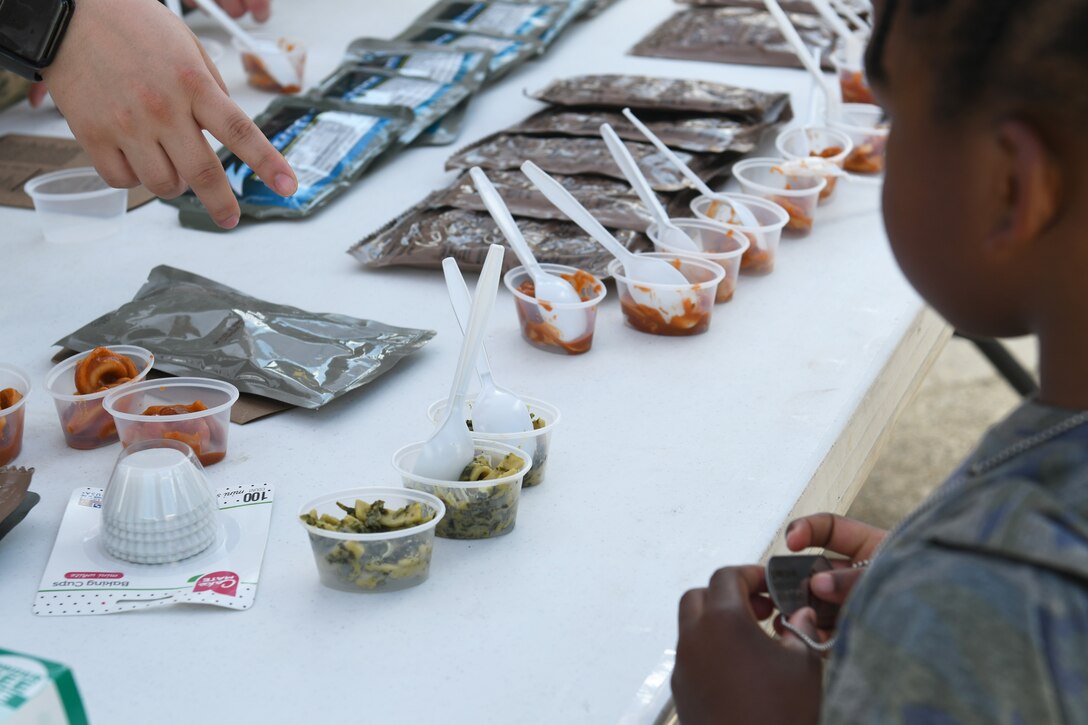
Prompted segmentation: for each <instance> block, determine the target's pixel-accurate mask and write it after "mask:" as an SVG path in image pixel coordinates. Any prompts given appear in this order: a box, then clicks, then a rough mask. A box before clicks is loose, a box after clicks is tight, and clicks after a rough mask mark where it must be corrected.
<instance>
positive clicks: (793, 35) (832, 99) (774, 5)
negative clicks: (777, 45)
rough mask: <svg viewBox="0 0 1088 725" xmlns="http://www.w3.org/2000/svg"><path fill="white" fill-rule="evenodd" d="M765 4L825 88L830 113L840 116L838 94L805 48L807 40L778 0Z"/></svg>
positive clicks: (807, 66) (798, 53)
mask: <svg viewBox="0 0 1088 725" xmlns="http://www.w3.org/2000/svg"><path fill="white" fill-rule="evenodd" d="M763 4H764V5H766V6H767V12H769V13H770V14H771V17H773V18H774V20H775V22H776V23H778V28H779V30H781V31H782V35H783V36H784V37H785V38H786V40H787V41H788V42H789V44H790V45H791V46H792V47H793V52H794V53H795V54H796V55H797V59H798V60H800V61H801V64H802V65H803V66H805V68H806V69H807V70H808V72H809V73H811V74H812V77H813V78H815V79H816V82H817V83H819V84H820V88H821V89H823V92H824V94H825V95H826V96H827V106H828V109H827V110H828V114H829V115H831V116H832V117H833V118H838V117H839V107H838V101H839V99H838V96H836V95H835V92H834V90H833V89H832V88H831V84H830V83H828V82H827V78H825V77H824V73H823V71H822V70H821V69H820V66H819V64H817V63H815V62H813V60H812V56H810V55H809V54H808V49H807V48H805V41H803V40H801V36H800V35H798V34H797V29H796V28H795V27H793V23H791V22H790V19H789V16H787V15H786V12H785V11H784V10H783V9H782V6H781V5H779V4H778V0H763Z"/></svg>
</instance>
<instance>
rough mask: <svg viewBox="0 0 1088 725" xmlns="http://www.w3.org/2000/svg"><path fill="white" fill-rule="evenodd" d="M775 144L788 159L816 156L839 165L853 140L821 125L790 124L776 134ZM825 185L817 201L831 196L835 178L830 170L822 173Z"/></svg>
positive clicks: (800, 159)
mask: <svg viewBox="0 0 1088 725" xmlns="http://www.w3.org/2000/svg"><path fill="white" fill-rule="evenodd" d="M775 147H776V148H777V149H778V152H779V153H780V154H782V156H783V157H785V158H786V159H788V160H790V161H805V160H806V159H810V158H820V159H823V160H825V161H827V162H828V163H832V164H834V165H835V166H837V167H839V168H840V169H841V168H843V165H844V163H845V162H846V159H847V158H848V157H849V156H850V154H851V153H852V152H853V151H854V142H853V141H852V140H851V139H850V136H848V135H847V134H846V133H845V132H843V131H838V130H836V129H833V128H827V127H824V126H810V127H808V128H791V129H790V130H788V131H783V132H782V133H781V134H779V135H778V139H777V140H776V141H775ZM822 178H824V179H825V180H826V181H827V186H825V187H824V190H823V191H822V192H820V203H821V204H822V203H824V202H827V201H830V200H831V197H832V195H833V194H834V193H835V189H836V188H837V187H838V182H839V179H838V177H837V176H835V175H833V174H827V175H824V176H823V177H822Z"/></svg>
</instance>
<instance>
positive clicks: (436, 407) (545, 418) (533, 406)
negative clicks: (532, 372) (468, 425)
mask: <svg viewBox="0 0 1088 725" xmlns="http://www.w3.org/2000/svg"><path fill="white" fill-rule="evenodd" d="M522 400H524V401H525V404H526V405H527V406H529V415H530V416H532V417H533V418H534V420H539V421H541V423H542V424H541V426H540V427H539V428H535V429H534V430H533V431H532V432H531V433H483V432H481V431H474V432H473V434H472V435H473V436H475V437H476V438H478V439H480V440H486V441H493V442H495V443H505V444H507V445H511V446H514V447H515V448H517V449H518V450H520V451H522V454H521V455H522V456H523V457H525V456H528V457H529V458H530V459H531V460H532V462H533V467H532V468H531V469H529V473H527V474H526V475H525V480H524V481H523V482H522V484H521V486H522V488H532V487H533V486H539V485H540V484H542V483H544V472H545V471H546V470H547V467H548V455H549V453H550V452H551V445H552V431H554V430H555V428H556V426H558V425H559V408H556V407H555V406H554V405H551V404H549V403H545V402H544V401H543V400H536V399H534V398H524V397H523V398H522ZM447 402H449V401H447V400H446V398H442V399H441V400H436V401H434V402H433V403H431V405H430V407H428V408H427V417H428V418H430V420H431V422H432V423H434V424H435V425H436V426H437V425H438V424H440V423H441V422H442V421H443V419H444V417H445V415H446V403H447ZM475 403H476V396H475V395H472V396H469V397H467V398H465V407H466V408H468V417H469V420H471V419H472V406H473V405H474V404H475ZM466 422H467V421H466Z"/></svg>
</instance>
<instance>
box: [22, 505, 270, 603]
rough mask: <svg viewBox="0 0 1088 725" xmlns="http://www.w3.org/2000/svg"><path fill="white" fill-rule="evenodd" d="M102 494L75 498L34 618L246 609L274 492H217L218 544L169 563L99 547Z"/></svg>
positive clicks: (40, 590) (252, 598)
mask: <svg viewBox="0 0 1088 725" xmlns="http://www.w3.org/2000/svg"><path fill="white" fill-rule="evenodd" d="M102 496H103V489H100V488H81V489H77V490H76V491H74V492H73V493H72V496H71V498H70V499H69V500H68V506H67V508H66V509H65V511H64V519H63V520H62V521H61V525H60V531H59V532H58V533H57V541H56V543H55V544H54V545H53V553H52V554H51V555H50V557H49V563H48V564H47V565H46V567H45V573H44V575H43V576H42V581H41V584H40V585H39V587H38V593H37V595H36V596H35V598H34V607H33V611H34V614H36V615H38V616H43V617H50V616H74V615H84V614H111V613H114V612H129V611H133V610H136V609H148V608H150V607H166V606H172V605H174V604H183V603H184V604H205V605H211V606H216V607H227V608H229V609H249V608H250V607H252V606H253V603H254V601H255V599H256V596H257V582H258V579H259V578H260V573H261V562H262V560H263V559H264V550H265V544H266V543H267V541H268V527H269V521H270V519H271V517H272V501H273V489H272V486H270V485H267V484H253V485H244V486H228V487H226V488H221V489H219V490H217V491H216V492H215V498H216V502H217V504H218V522H217V523H218V532H217V534H216V540H215V542H213V543H212V545H211V546H209V547H208V548H207V549H205V550H204V551H203V552H201V553H199V554H197V555H196V556H193V557H190V558H188V559H183V560H182V561H177V562H173V563H171V564H133V563H130V562H127V561H122V560H120V559H117V558H114V557H113V556H111V555H109V554H107V553H106V550H105V547H104V546H103V543H102Z"/></svg>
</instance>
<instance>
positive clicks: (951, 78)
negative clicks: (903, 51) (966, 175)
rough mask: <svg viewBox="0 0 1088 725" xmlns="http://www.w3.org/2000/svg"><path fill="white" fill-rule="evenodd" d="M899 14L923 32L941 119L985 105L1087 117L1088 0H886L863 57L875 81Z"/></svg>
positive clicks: (919, 38) (883, 78)
mask: <svg viewBox="0 0 1088 725" xmlns="http://www.w3.org/2000/svg"><path fill="white" fill-rule="evenodd" d="M900 5H903V6H905V8H904V9H902V10H900V7H899V6H900ZM899 12H904V13H909V18H910V20H911V21H912V22H913V23H916V25H915V27H916V28H917V30H918V31H920V32H918V33H916V34H915V36H914V38H913V40H914V42H915V43H916V46H917V50H918V52H919V53H920V54H922V55H924V56H928V57H929V59H930V61H931V62H930V66H931V68H932V70H933V72H934V77H935V78H936V79H937V80H936V91H935V96H936V97H935V98H934V99H933V103H934V109H935V111H936V112H937V114H938V115H939V116H942V117H955V116H957V115H960V114H962V113H964V112H965V111H967V110H968V109H971V108H978V107H979V105H980V104H984V103H987V102H1001V103H1014V104H1019V105H1021V106H1032V107H1038V106H1045V107H1048V108H1047V110H1048V111H1053V110H1059V109H1061V110H1064V111H1066V112H1073V113H1076V114H1083V113H1084V112H1085V111H1088V0H885V2H884V8H883V10H882V12H880V13H879V15H878V18H877V24H876V26H875V27H874V29H873V36H872V40H871V41H870V44H869V48H868V50H867V51H866V56H865V65H866V71H867V73H868V75H869V78H870V80H872V81H873V82H875V83H886V82H887V73H886V71H885V68H884V63H883V57H884V51H885V47H886V45H887V42H888V36H889V35H890V33H891V28H892V24H893V22H894V21H895V18H896V15H897V14H898V13H899Z"/></svg>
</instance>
